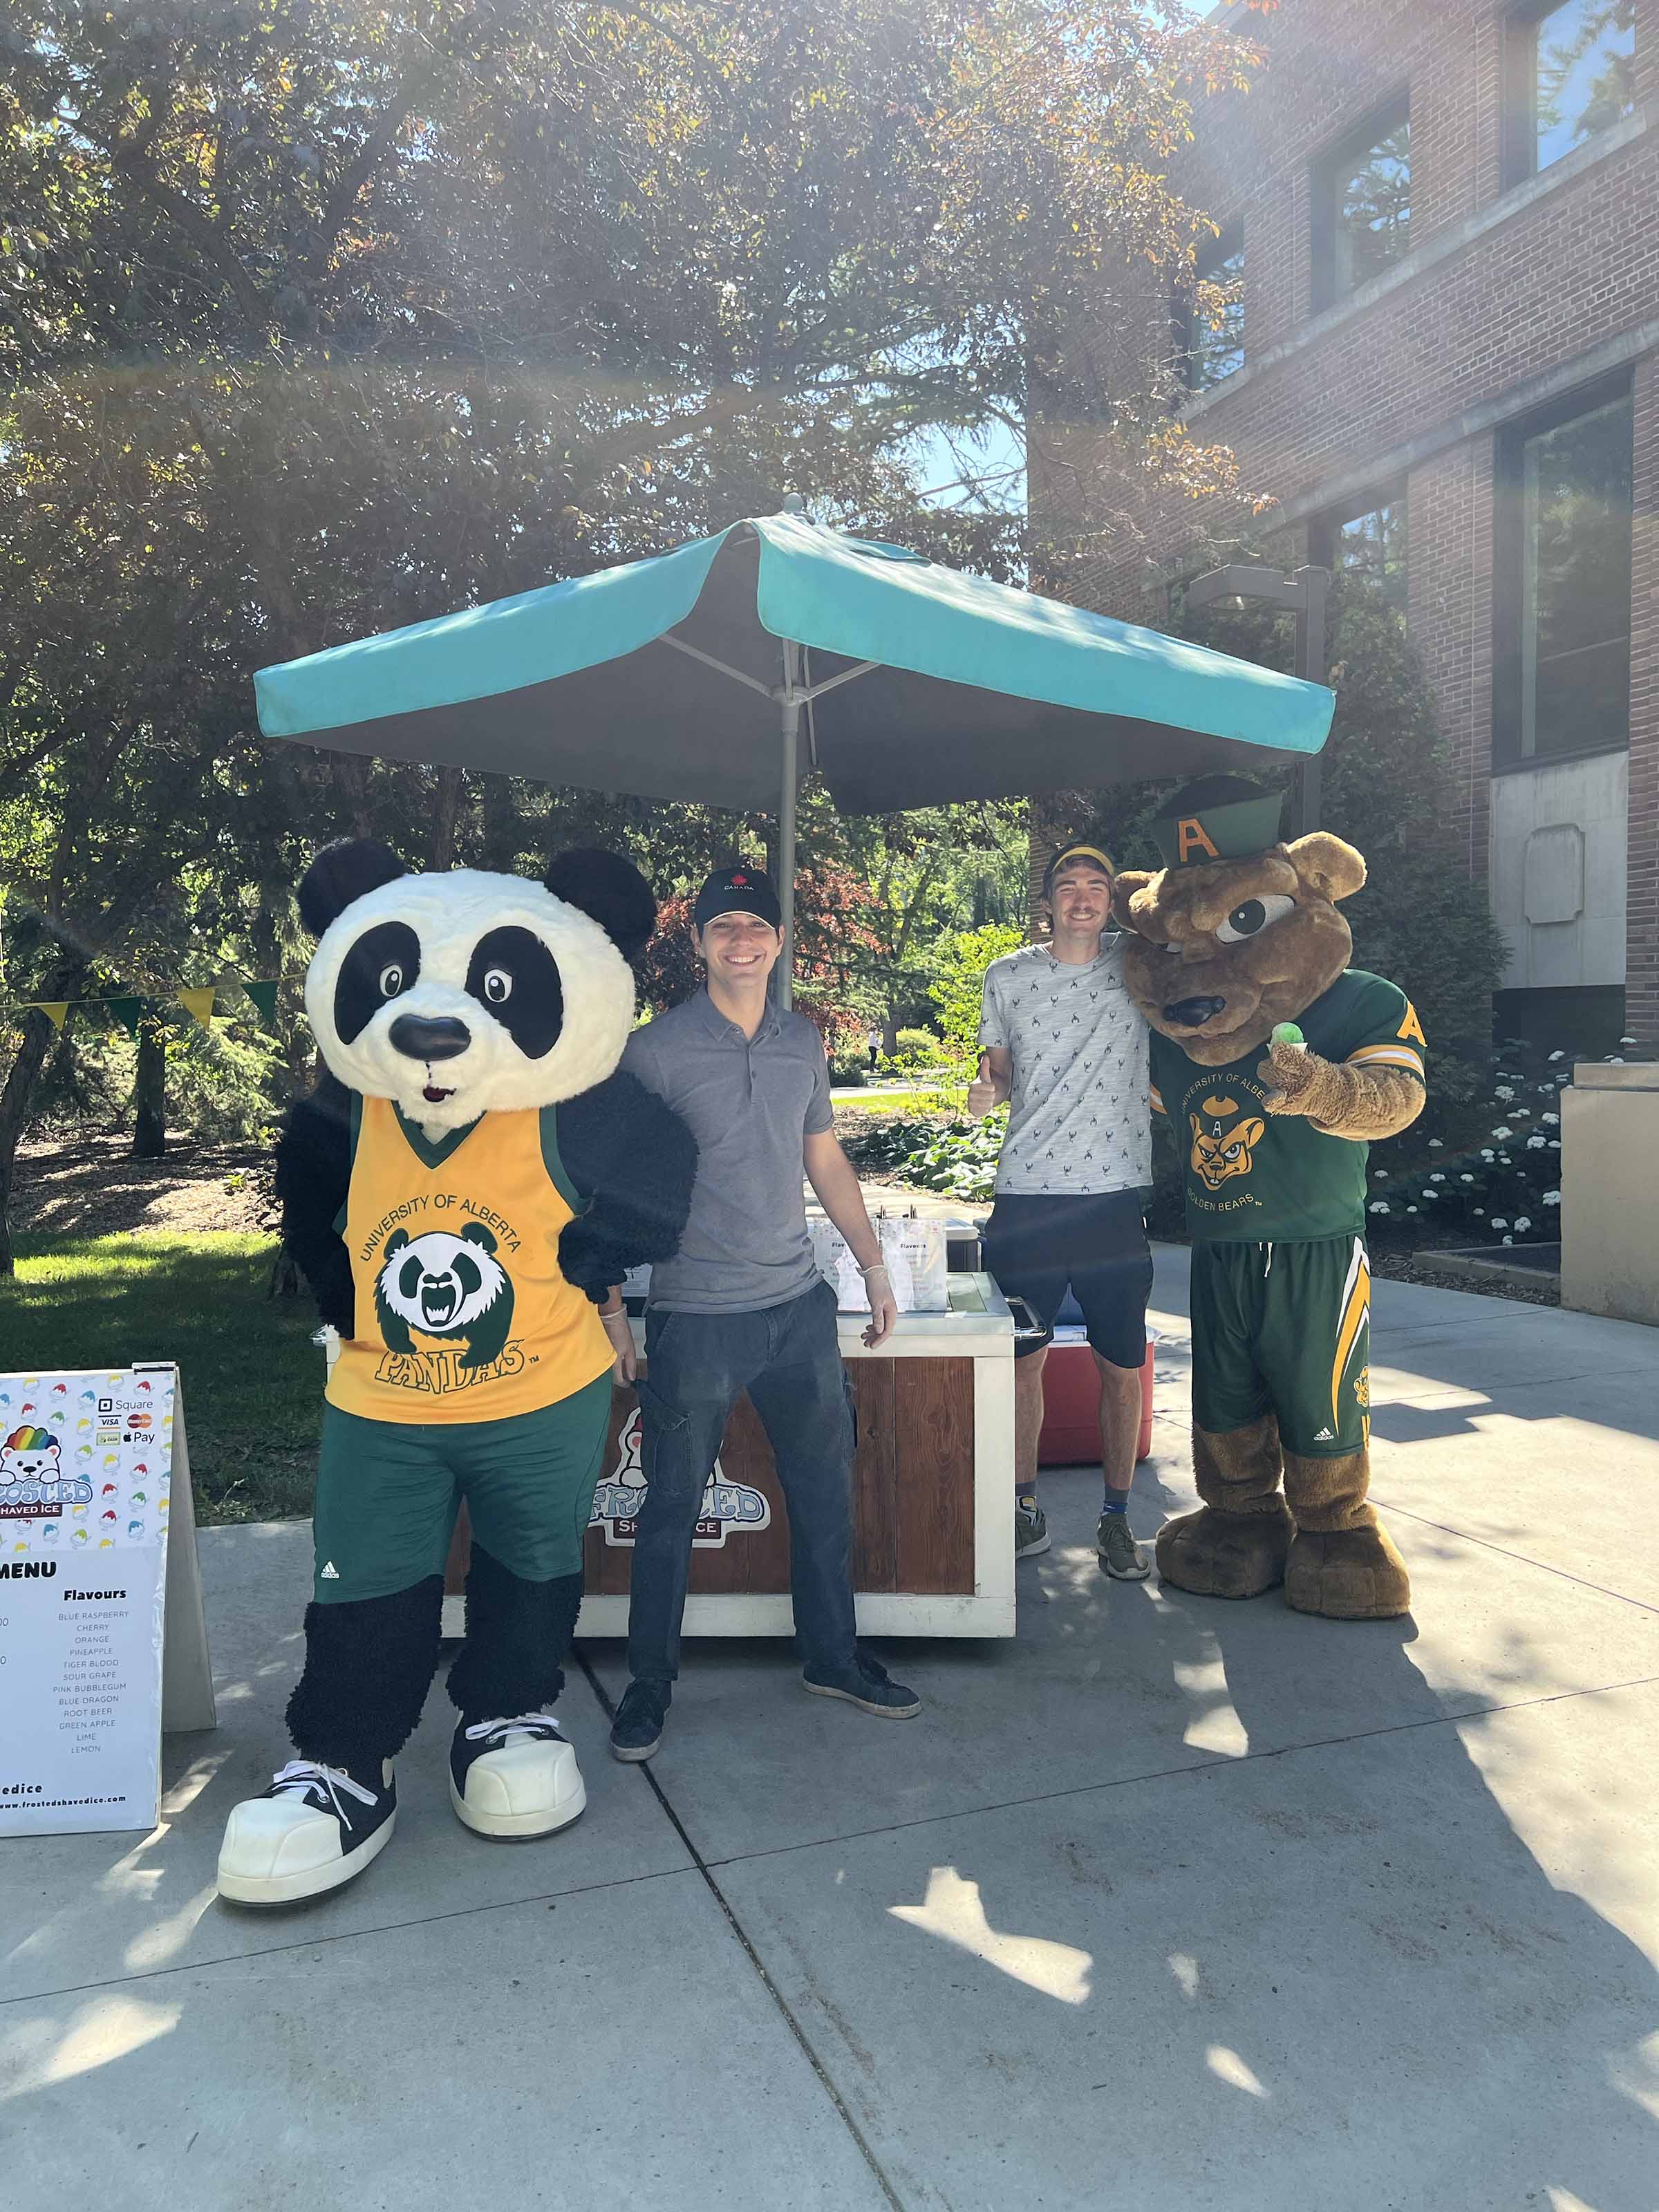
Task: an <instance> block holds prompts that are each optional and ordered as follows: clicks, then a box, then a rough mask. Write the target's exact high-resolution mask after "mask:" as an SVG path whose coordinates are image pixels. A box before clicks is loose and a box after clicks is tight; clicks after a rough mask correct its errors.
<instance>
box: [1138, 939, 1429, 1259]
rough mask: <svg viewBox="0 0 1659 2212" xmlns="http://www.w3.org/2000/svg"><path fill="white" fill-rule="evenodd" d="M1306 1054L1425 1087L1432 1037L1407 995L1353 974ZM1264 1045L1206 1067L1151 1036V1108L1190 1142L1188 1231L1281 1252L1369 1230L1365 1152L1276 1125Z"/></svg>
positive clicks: (1317, 1008) (1311, 1034) (1333, 990)
mask: <svg viewBox="0 0 1659 2212" xmlns="http://www.w3.org/2000/svg"><path fill="white" fill-rule="evenodd" d="M1299 1020H1300V1025H1301V1030H1302V1035H1303V1037H1304V1040H1305V1042H1306V1043H1307V1046H1308V1049H1309V1050H1310V1052H1316V1053H1317V1054H1319V1055H1320V1057H1321V1058H1322V1059H1323V1060H1336V1061H1339V1062H1340V1061H1346V1062H1348V1063H1349V1064H1350V1065H1351V1066H1374V1067H1403V1068H1406V1069H1407V1070H1408V1071H1409V1073H1412V1074H1413V1075H1415V1076H1416V1077H1417V1078H1418V1079H1419V1082H1420V1081H1421V1080H1422V1079H1423V1054H1424V1038H1423V1030H1422V1027H1421V1025H1420V1024H1419V1021H1418V1018H1417V1016H1416V1013H1415V1012H1413V1007H1412V1002H1411V1000H1409V999H1408V998H1407V996H1406V994H1405V993H1404V992H1403V991H1402V990H1401V988H1400V987H1399V986H1398V984H1395V983H1389V982H1385V981H1384V980H1383V977H1382V976H1381V975H1366V974H1365V972H1364V969H1359V968H1350V969H1348V971H1347V973H1346V975H1339V976H1338V977H1337V979H1336V981H1335V982H1334V983H1333V984H1332V985H1331V987H1330V989H1329V990H1328V991H1327V992H1325V993H1324V994H1322V996H1321V997H1319V998H1317V999H1316V1000H1314V1002H1313V1004H1312V1006H1309V1007H1308V1008H1307V1009H1306V1010H1305V1011H1304V1012H1303V1013H1302V1015H1301V1016H1300V1017H1299ZM1266 1060H1267V1046H1266V1045H1265V1044H1259V1045H1256V1046H1254V1047H1253V1048H1251V1050H1250V1051H1249V1052H1247V1053H1246V1054H1244V1055H1243V1058H1242V1059H1239V1060H1234V1061H1232V1062H1231V1065H1230V1066H1226V1067H1200V1066H1199V1065H1198V1063H1197V1062H1196V1060H1188V1057H1187V1055H1186V1054H1185V1053H1184V1052H1183V1051H1182V1048H1181V1047H1180V1046H1179V1045H1178V1044H1176V1042H1174V1040H1173V1039H1172V1038H1170V1037H1166V1036H1159V1035H1158V1031H1157V1030H1153V1032H1152V1105H1153V1108H1154V1109H1155V1110H1157V1111H1159V1112H1163V1113H1165V1114H1167V1115H1169V1117H1170V1121H1171V1122H1172V1123H1173V1124H1174V1127H1175V1129H1176V1134H1177V1136H1178V1137H1179V1139H1180V1140H1181V1145H1182V1154H1183V1158H1184V1161H1185V1167H1186V1185H1187V1227H1188V1232H1189V1233H1190V1234H1191V1236H1192V1237H1194V1240H1195V1241H1196V1240H1199V1239H1202V1240H1203V1241H1204V1242H1206V1243H1243V1242H1246V1241H1248V1242H1249V1243H1279V1242H1288V1241H1290V1240H1291V1239H1292V1238H1296V1237H1346V1236H1358V1235H1361V1234H1363V1233H1364V1227H1365V1163H1366V1161H1367V1159H1368V1158H1370V1146H1368V1145H1364V1144H1358V1143H1356V1142H1355V1141H1354V1139H1352V1138H1351V1137H1327V1136H1322V1134H1321V1133H1320V1132H1319V1131H1318V1130H1317V1129H1316V1128H1315V1127H1314V1126H1313V1124H1312V1122H1311V1121H1309V1120H1308V1119H1307V1117H1306V1116H1305V1115H1301V1114H1269V1113H1268V1112H1267V1109H1266V1108H1265V1107H1264V1106H1263V1104H1262V1100H1263V1098H1264V1097H1266V1095H1267V1091H1268V1090H1269V1088H1270V1087H1271V1086H1270V1085H1268V1084H1267V1083H1264V1082H1263V1081H1262V1080H1261V1077H1260V1076H1259V1075H1258V1074H1257V1073H1256V1070H1257V1069H1258V1068H1259V1067H1261V1066H1262V1065H1263V1064H1264V1063H1265V1062H1266Z"/></svg>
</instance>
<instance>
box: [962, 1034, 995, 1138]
mask: <svg viewBox="0 0 1659 2212" xmlns="http://www.w3.org/2000/svg"><path fill="white" fill-rule="evenodd" d="M996 1103H997V1085H996V1078H995V1077H994V1075H993V1074H992V1073H991V1055H990V1054H989V1052H988V1051H987V1052H982V1053H981V1054H980V1056H979V1073H978V1074H977V1075H976V1076H975V1078H974V1079H973V1081H972V1082H971V1083H970V1084H969V1085H968V1113H969V1118H970V1119H971V1120H973V1121H983V1120H984V1118H985V1116H986V1115H987V1114H988V1113H990V1112H991V1110H992V1109H993V1108H994V1106H995V1105H996Z"/></svg>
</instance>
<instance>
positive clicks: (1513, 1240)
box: [1504, 1237, 1515, 1244]
mask: <svg viewBox="0 0 1659 2212" xmlns="http://www.w3.org/2000/svg"><path fill="white" fill-rule="evenodd" d="M1514 1242H1515V1239H1514V1237H1505V1238H1504V1243H1506V1244H1513V1243H1514Z"/></svg>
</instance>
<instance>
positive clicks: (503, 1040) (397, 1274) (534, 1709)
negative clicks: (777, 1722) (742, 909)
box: [219, 840, 696, 1905]
mask: <svg viewBox="0 0 1659 2212" xmlns="http://www.w3.org/2000/svg"><path fill="white" fill-rule="evenodd" d="M300 913H301V920H302V921H304V923H305V925H306V927H307V929H308V930H310V931H311V932H312V933H313V935H315V936H316V937H317V938H318V939H319V943H318V946H317V950H316V953H315V955H314V957H313V960H312V963H311V966H310V969H309V970H308V971H307V977H306V1011H307V1014H308V1015H309V1017H310V1020H311V1025H312V1029H313V1033H314V1035H315V1036H316V1039H317V1042H318V1046H319V1050H320V1052H321V1054H322V1058H323V1061H324V1064H325V1067H326V1069H327V1074H326V1076H325V1078H324V1079H323V1081H322V1083H321V1084H320V1085H319V1088H318V1089H317V1091H315V1092H314V1093H313V1095H312V1096H311V1097H308V1098H306V1099H303V1100H301V1102H300V1103H299V1104H298V1105H297V1106H295V1109H294V1110H293V1112H292V1113H291V1114H290V1115H289V1121H288V1123H287V1125H286V1127H285V1128H284V1130H283V1136H282V1139H281V1142H280V1145H279V1147H278V1152H277V1172H276V1182H277V1192H278V1195H279V1196H280V1198H281V1200H282V1203H283V1234H284V1236H285V1237H286V1238H287V1241H288V1244H289V1249H290V1250H291V1251H292V1253H293V1254H294V1256H295V1259H296V1260H297V1261H299V1263H300V1265H301V1267H302V1268H303V1269H304V1271H305V1273H306V1275H307V1279H308V1280H309V1282H310V1283H311V1285H312V1288H313V1291H314V1292H315V1293H316V1297H317V1302H318V1304H319V1308H320V1309H321V1311H322V1315H323V1318H324V1320H325V1321H326V1322H330V1323H331V1324H332V1326H333V1327H334V1328H336V1329H337V1331H338V1332H339V1335H340V1340H341V1342H340V1354H339V1358H338V1359H337V1361H336V1363H335V1364H334V1366H333V1368H332V1370H331V1373H330V1376H329V1381H328V1387H327V1393H326V1404H325V1409H324V1415H323V1437H322V1448H321V1455H320V1459H319V1468H318V1478H317V1501H316V1512H315V1539H316V1560H315V1582H314V1584H313V1601H312V1603H311V1605H310V1606H309V1607H307V1613H306V1625H305V1626H306V1651H305V1667H304V1671H303V1673H302V1674H301V1678H300V1681H299V1684H298V1686H297V1687H296V1688H295V1692H294V1694H293V1697H292V1699H290V1701H289V1708H288V1725H289V1734H290V1735H291V1737H292V1739H293V1743H294V1748H295V1754H296V1756H295V1758H294V1759H292V1760H291V1761H290V1762H289V1764H288V1765H285V1766H284V1767H283V1768H282V1770H281V1771H279V1772H278V1773H277V1775H276V1778H275V1779H274V1780H273V1781H272V1783H271V1784H270V1788H269V1789H268V1790H266V1791H265V1792H264V1795H263V1796H258V1797H254V1798H251V1799H249V1800H248V1801H247V1802H246V1803H243V1804H240V1805H238V1806H237V1807H236V1808H234V1810H233V1812H232V1814H231V1815H230V1820H229V1822H228V1826H227V1828H226V1831H225V1837H224V1842H223V1845H222V1850H221V1853H220V1858H219V1890H220V1894H221V1895H222V1896H223V1897H226V1898H229V1899H233V1900H234V1901H235V1902H237V1903H240V1904H244V1905H283V1904H289V1903H292V1902H293V1901H295V1899H301V1898H307V1897H314V1896H318V1895H320V1894H321V1893H324V1892H325V1891H328V1890H331V1889H336V1888H337V1887H339V1886H340V1885H341V1884H342V1883H343V1882H346V1881H350V1880H351V1879H352V1878H353V1876H354V1875H358V1874H361V1873H362V1870H363V1869H364V1868H365V1867H366V1866H367V1865H368V1863H369V1862H370V1861H371V1860H372V1859H374V1857H376V1856H377V1855H378V1854H379V1852H380V1850H382V1849H383V1848H384V1846H385V1844H386V1841H387V1840H388V1838H390V1836H391V1833H392V1826H393V1822H394V1820H395V1817H396V1807H397V1796H396V1789H395V1785H394V1783H393V1780H392V1760H393V1759H394V1758H395V1757H396V1755H397V1753H398V1752H399V1751H400V1750H401V1749H402V1748H403V1747H404V1744H405V1743H406V1742H407V1741H408V1740H409V1737H410V1735H411V1734H412V1733H413V1731H414V1729H415V1726H416V1723H417V1721H418V1720H419V1718H420V1716H421V1709H422V1705H423V1704H424V1703H425V1700H426V1695H427V1692H428V1688H429V1687H430V1686H431V1682H432V1677H433V1675H434V1674H435V1671H436V1668H437V1665H438V1659H439V1644H440V1630H441V1619H442V1606H443V1569H444V1563H445V1559H446V1558H447V1553H448V1549H449V1543H450V1538H451V1535H452V1534H453V1528H454V1523H455V1518H456V1515H457V1512H458V1510H459V1504H460V1501H461V1500H462V1499H463V1498H465V1500H466V1502H467V1505H468V1509H469V1512H470V1515H471V1524H472V1535H473V1542H472V1560H471V1571H470V1572H469V1574H468V1577H467V1585H466V1640H465V1644H463V1646H462V1648H461V1650H460V1653H459V1656H458V1657H457V1658H456V1660H455V1661H454V1662H453V1665H452V1667H451V1668H450V1670H449V1680H448V1687H449V1694H450V1697H451V1699H453V1703H454V1704H455V1705H456V1707H457V1708H458V1710H459V1716H460V1717H459V1722H458V1723H457V1726H456V1729H455V1734H454V1738H453V1743H452V1746H451V1749H450V1761H449V1774H450V1782H449V1787H450V1802H451V1803H452V1804H453V1807H454V1809H455V1811H456V1813H457V1814H458V1815H459V1818H460V1820H462V1821H463V1822H464V1823H465V1826H467V1827H469V1828H471V1829H473V1830H474V1831H476V1832H477V1833H478V1834H480V1835H484V1836H494V1837H513V1838H526V1837H532V1836H541V1835H546V1834H549V1833H550V1832H552V1831H553V1830H555V1829H557V1828H562V1827H563V1826H566V1825H567V1824H568V1822H570V1821H571V1820H574V1819H575V1817H576V1815H577V1814H579V1813H580V1811H581V1809H582V1807H583V1805H584V1803H585V1802H586V1791H585V1789H584V1786H583V1783H582V1778H581V1775H580V1771H579V1770H578V1767H577V1765H576V1754H575V1753H574V1750H573V1749H572V1747H570V1745H569V1744H568V1742H566V1741H565V1740H564V1738H563V1737H562V1735H561V1734H560V1733H559V1729H558V1728H557V1725H556V1723H555V1722H554V1721H553V1720H551V1719H550V1717H548V1716H547V1714H546V1713H545V1712H544V1710H543V1708H544V1707H545V1706H547V1705H551V1704H552V1703H553V1702H554V1700H555V1699H556V1698H557V1696H558V1694H559V1692H560V1689H561V1687H562V1684H563V1679H564V1678H563V1674H562V1671H561V1670H562V1663H563V1661H564V1658H565V1655H566V1653H567V1651H568V1648H569V1644H570V1639H571V1636H572V1633H573V1632H574V1628H575V1624H576V1613H577V1608H578V1607H579V1606H580V1602H581V1591H582V1539H583V1534H584V1532H585V1531H586V1526H587V1519H588V1514H589V1510H590V1508H591V1505H592V1496H593V1488H594V1483H595V1480H596V1479H597V1477H598V1474H599V1465H600V1461H601V1458H602V1455H603V1453H604V1449H605V1437H606V1431H607V1425H608V1422H609V1416H610V1405H611V1373H612V1368H613V1364H614V1361H615V1358H616V1356H617V1346H615V1345H613V1343H612V1341H611V1337H610V1336H609V1335H608V1334H607V1328H606V1324H605V1322H602V1321H601V1319H600V1315H599V1307H600V1305H601V1304H602V1303H604V1302H605V1299H606V1296H607V1293H608V1291H610V1289H611V1286H612V1285H615V1284H617V1283H619V1282H620V1281H621V1279H622V1277H623V1274H624V1273H626V1271H627V1270H628V1269H629V1267H633V1266H635V1265H636V1264H637V1263H639V1262H641V1261H648V1260H659V1259H663V1258H665V1257H666V1256H667V1255H669V1254H670V1253H671V1252H672V1251H673V1250H674V1249H675V1248H676V1246H677V1245H678V1242H679V1238H680V1235H681V1232H682V1231H683V1230H684V1225H685V1218H686V1212H687V1208H688V1206H689V1205H690V1194H691V1182H692V1177H693V1175H694V1173H695V1170H696V1146H695V1144H694V1142H693V1140H692V1138H691V1136H690V1132H689V1131H688V1130H687V1128H686V1127H685V1125H684V1122H683V1121H680V1120H679V1119H678V1116H677V1115H674V1114H672V1113H671V1112H670V1111H669V1109H668V1108H667V1107H665V1105H663V1104H662V1103H661V1102H660V1101H659V1099H657V1098H654V1097H652V1096H651V1094H650V1093H649V1092H648V1091H646V1090H645V1089H644V1088H643V1086H642V1085H641V1084H639V1083H638V1082H637V1081H635V1079H634V1078H633V1077H632V1076H630V1075H627V1074H623V1073H620V1072H618V1069H617V1061H618V1060H619V1059H620V1058H621V1055H622V1049H623V1043H624V1042H626V1039H627V1036H628V1033H629V1029H630V1028H631V1027H632V1025H633V1021H634V979H633V974H632V971H631V969H629V958H630V957H631V956H632V955H633V954H635V952H637V951H639V950H641V947H642V946H643V945H644V944H645V942H646V939H647V938H648V937H649V935H650V933H651V930H652V927H653V924H654V921H655V919H656V907H655V902H654V901H653V897H652V895H651V891H650V889H649V887H648V886H647V884H646V882H645V879H644V878H643V877H641V875H640V874H639V873H638V872H637V871H636V870H635V869H634V868H633V867H631V866H629V863H628V862H627V861H625V860H620V859H618V858H617V857H616V856H614V855H613V854H607V853H596V852H576V853H567V854H563V855H562V856H561V857H560V858H559V859H557V860H555V861H554V862H553V864H552V866H550V868H549V870H548V872H547V875H546V878H545V879H544V882H543V883H541V884H536V883H532V882H527V881H525V880H523V879H521V878H518V877H514V876H504V875H486V874H479V873H475V872H471V871H467V870H456V871H454V872H452V873H448V874H444V875H411V874H409V873H408V872H405V870H404V867H403V866H402V864H401V863H400V862H399V861H398V859H397V858H396V856H395V855H394V854H392V853H391V852H389V851H388V850H387V849H386V847H385V846H383V845H380V844H377V843H374V842H372V841H368V840H360V841H357V842H348V843H343V844H339V845H334V846H331V847H329V848H327V849H326V850H325V851H324V852H322V853H320V854H318V856H317V858H316V859H315V860H313V863H312V866H311V867H310V869H309V870H308V871H307V874H306V877H305V878H304V880H303V882H302V883H301V886H300ZM622 1326H623V1327H625V1323H623V1325H622ZM611 1327H612V1328H617V1322H616V1321H615V1320H614V1319H613V1320H612V1322H611ZM617 1334H618V1338H619V1339H620V1336H621V1328H617Z"/></svg>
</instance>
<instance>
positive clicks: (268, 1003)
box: [242, 981, 280, 1029]
mask: <svg viewBox="0 0 1659 2212" xmlns="http://www.w3.org/2000/svg"><path fill="white" fill-rule="evenodd" d="M279 987H280V986H279V985H277V984H276V983H249V982H246V981H245V982H244V983H243V985H242V988H243V989H244V990H245V991H246V993H247V995H248V996H249V998H250V999H252V1001H253V1003H254V1005H255V1006H257V1007H258V1010H259V1019H260V1022H261V1023H262V1024H264V1027H265V1028H267V1029H269V1028H270V1024H271V1023H272V1021H273V1020H274V1019H275V1018H276V993H277V991H278V989H279Z"/></svg>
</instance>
